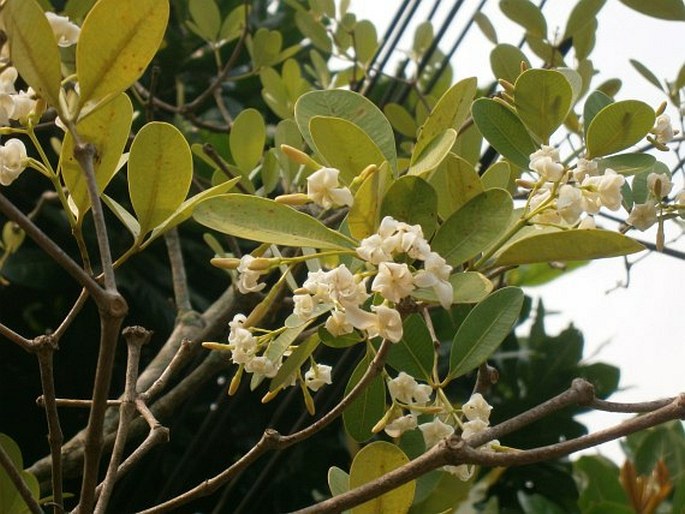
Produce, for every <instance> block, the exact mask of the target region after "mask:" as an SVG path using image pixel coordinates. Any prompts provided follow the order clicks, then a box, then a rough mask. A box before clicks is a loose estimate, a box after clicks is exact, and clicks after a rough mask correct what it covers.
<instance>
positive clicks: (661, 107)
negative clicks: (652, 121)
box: [654, 102, 667, 116]
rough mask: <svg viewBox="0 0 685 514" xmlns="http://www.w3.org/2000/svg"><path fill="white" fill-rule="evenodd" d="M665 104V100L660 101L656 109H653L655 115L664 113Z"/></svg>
mask: <svg viewBox="0 0 685 514" xmlns="http://www.w3.org/2000/svg"><path fill="white" fill-rule="evenodd" d="M666 105H667V104H666V102H661V105H659V107H657V108H656V111H654V114H656V115H657V116H661V115H662V114H663V113H664V111H665V110H666Z"/></svg>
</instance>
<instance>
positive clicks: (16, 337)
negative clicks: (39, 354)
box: [0, 323, 36, 353]
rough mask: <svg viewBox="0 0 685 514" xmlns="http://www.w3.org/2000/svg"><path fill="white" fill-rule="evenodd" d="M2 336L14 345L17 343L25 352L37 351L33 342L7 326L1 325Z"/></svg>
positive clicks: (0, 333) (0, 332)
mask: <svg viewBox="0 0 685 514" xmlns="http://www.w3.org/2000/svg"><path fill="white" fill-rule="evenodd" d="M0 335H3V336H5V337H6V338H7V339H9V340H10V341H12V342H13V343H17V344H18V345H19V346H20V347H21V348H22V350H24V351H27V352H29V353H33V352H35V351H36V349H35V348H34V345H33V341H31V340H29V339H26V338H25V337H24V336H22V335H20V334H17V333H16V332H15V331H14V330H12V329H11V328H9V327H8V326H6V325H3V324H2V323H0Z"/></svg>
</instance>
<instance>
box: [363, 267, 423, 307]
mask: <svg viewBox="0 0 685 514" xmlns="http://www.w3.org/2000/svg"><path fill="white" fill-rule="evenodd" d="M413 290H414V280H413V277H412V274H411V271H409V266H407V265H406V264H404V263H402V264H399V263H396V262H381V263H380V264H379V265H378V274H377V275H376V277H375V278H374V279H373V282H372V284H371V291H374V292H377V293H380V294H381V295H382V296H383V298H386V299H388V300H390V301H391V302H395V303H399V302H400V301H401V300H402V298H404V297H406V296H408V295H409V294H410V293H411V292H412V291H413Z"/></svg>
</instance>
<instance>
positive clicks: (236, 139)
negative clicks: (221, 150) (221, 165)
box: [228, 109, 266, 173]
mask: <svg viewBox="0 0 685 514" xmlns="http://www.w3.org/2000/svg"><path fill="white" fill-rule="evenodd" d="M265 141H266V125H265V124H264V118H263V117H262V115H261V114H260V112H259V111H258V110H256V109H245V110H244V111H241V112H240V114H238V116H237V117H236V118H235V120H234V121H233V127H231V132H230V134H229V138H228V143H229V147H230V148H231V155H232V156H233V160H234V161H235V163H236V166H238V168H240V171H242V172H243V173H249V172H250V171H252V170H253V169H254V167H255V166H257V164H258V163H259V161H260V160H261V158H262V153H263V152H264V142H265Z"/></svg>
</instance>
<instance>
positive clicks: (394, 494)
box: [350, 441, 416, 514]
mask: <svg viewBox="0 0 685 514" xmlns="http://www.w3.org/2000/svg"><path fill="white" fill-rule="evenodd" d="M408 462H409V458H408V457H407V456H406V455H405V454H404V452H403V451H402V450H401V449H400V448H399V447H398V446H395V445H394V444H391V443H388V442H385V441H374V442H373V443H371V444H369V445H367V446H365V447H364V448H362V449H361V450H359V452H357V455H355V456H354V460H353V461H352V466H351V467H350V490H353V489H354V488H356V487H359V486H361V485H364V484H366V483H368V482H371V481H372V480H374V479H376V478H379V477H382V476H383V475H385V474H386V473H388V472H389V471H392V470H393V469H397V468H399V467H400V466H402V465H404V464H406V463H408ZM415 490H416V482H415V481H414V480H412V481H410V482H407V483H406V484H404V485H401V486H400V487H398V488H397V489H393V490H392V491H390V492H387V493H385V494H384V495H382V496H379V497H378V498H374V499H373V500H370V501H368V502H366V503H363V504H361V505H359V506H358V507H355V508H354V509H352V514H380V513H388V514H390V513H392V514H404V513H406V512H408V511H409V507H411V504H412V501H413V500H414V491H415Z"/></svg>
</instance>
